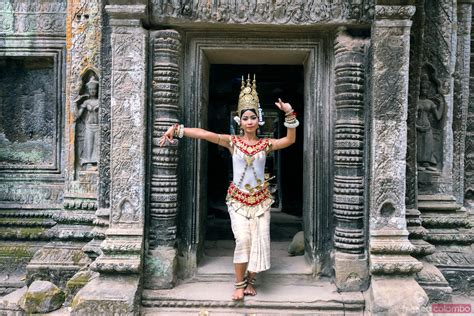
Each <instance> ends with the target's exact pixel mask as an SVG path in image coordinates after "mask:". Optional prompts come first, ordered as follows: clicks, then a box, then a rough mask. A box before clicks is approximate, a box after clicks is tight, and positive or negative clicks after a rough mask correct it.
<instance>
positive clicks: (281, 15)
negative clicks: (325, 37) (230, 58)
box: [151, 0, 374, 24]
mask: <svg viewBox="0 0 474 316" xmlns="http://www.w3.org/2000/svg"><path fill="white" fill-rule="evenodd" d="M151 8H152V20H153V21H154V22H155V23H160V22H161V21H163V20H167V19H170V18H171V19H174V20H175V21H177V22H186V21H195V22H212V23H237V24H248V23H253V24H311V23H316V22H328V23H331V22H336V21H344V20H350V19H359V20H362V21H367V20H370V19H371V18H372V15H373V12H374V11H373V3H372V1H357V2H354V1H348V0H312V1H304V0H276V1H275V0H274V1H270V0H243V1H231V0H217V1H212V2H209V1H207V0H187V1H175V0H152V3H151Z"/></svg>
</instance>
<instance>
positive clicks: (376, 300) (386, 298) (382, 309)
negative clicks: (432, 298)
mask: <svg viewBox="0 0 474 316" xmlns="http://www.w3.org/2000/svg"><path fill="white" fill-rule="evenodd" d="M366 306H367V312H368V314H369V315H426V314H430V310H429V307H428V296H427V295H426V293H425V291H423V289H422V288H421V287H420V285H418V283H416V281H415V280H414V279H413V278H410V277H407V278H400V277H393V278H391V277H386V276H384V277H374V276H372V281H371V284H370V288H369V295H368V302H367V305H366Z"/></svg>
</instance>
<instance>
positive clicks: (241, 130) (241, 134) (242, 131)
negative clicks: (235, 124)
mask: <svg viewBox="0 0 474 316" xmlns="http://www.w3.org/2000/svg"><path fill="white" fill-rule="evenodd" d="M244 134H245V133H244V129H243V128H240V136H244Z"/></svg>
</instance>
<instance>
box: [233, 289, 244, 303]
mask: <svg viewBox="0 0 474 316" xmlns="http://www.w3.org/2000/svg"><path fill="white" fill-rule="evenodd" d="M244 290H245V289H244V288H241V289H235V291H234V294H232V300H233V301H242V300H243V299H244Z"/></svg>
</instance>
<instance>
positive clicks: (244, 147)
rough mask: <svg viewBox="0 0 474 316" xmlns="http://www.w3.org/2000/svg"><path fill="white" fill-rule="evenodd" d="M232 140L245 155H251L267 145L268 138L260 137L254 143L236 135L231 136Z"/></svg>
mask: <svg viewBox="0 0 474 316" xmlns="http://www.w3.org/2000/svg"><path fill="white" fill-rule="evenodd" d="M232 142H233V143H234V144H235V145H236V146H237V148H239V150H240V151H242V152H243V153H244V154H246V155H247V156H253V155H255V154H256V153H259V152H261V151H262V150H265V149H266V148H267V147H268V139H262V138H260V139H259V140H258V142H257V143H256V144H254V145H249V144H247V143H246V142H244V141H243V140H242V139H241V138H239V137H237V136H233V139H232Z"/></svg>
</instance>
